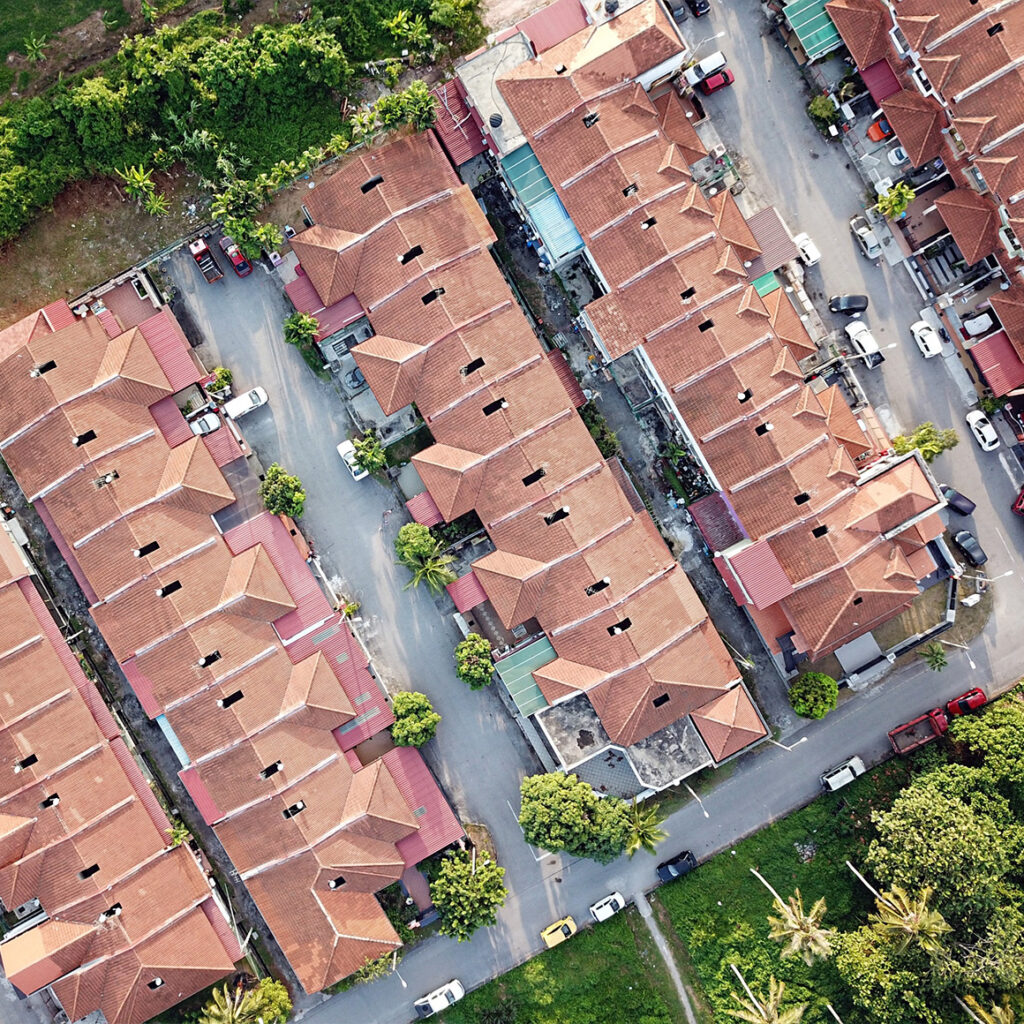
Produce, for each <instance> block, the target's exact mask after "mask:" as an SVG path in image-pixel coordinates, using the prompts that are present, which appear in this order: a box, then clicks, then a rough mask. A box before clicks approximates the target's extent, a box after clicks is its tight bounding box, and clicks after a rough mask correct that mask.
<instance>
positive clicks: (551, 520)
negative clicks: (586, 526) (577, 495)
mask: <svg viewBox="0 0 1024 1024" xmlns="http://www.w3.org/2000/svg"><path fill="white" fill-rule="evenodd" d="M568 515H569V506H568V505H563V506H562V507H561V508H556V509H555V511H554V512H552V513H551V514H550V515H546V516H545V517H544V522H545V523H547V524H548V526H554V525H555V523H557V522H559V520H562V519H565V518H567V517H568Z"/></svg>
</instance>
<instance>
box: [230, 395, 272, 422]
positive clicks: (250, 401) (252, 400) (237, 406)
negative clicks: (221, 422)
mask: <svg viewBox="0 0 1024 1024" xmlns="http://www.w3.org/2000/svg"><path fill="white" fill-rule="evenodd" d="M268 401H269V399H268V398H267V393H266V391H264V390H263V388H259V387H257V388H253V389H252V390H251V391H246V393H245V394H244V395H239V396H238V397H237V398H232V399H231V400H230V401H229V402H225V403H224V415H225V416H227V417H228V419H232V420H237V419H238V417H239V416H244V415H245V414H246V413H247V412H252V411H253V409H258V408H259V407H260V406H261V405H266V404H267V402H268Z"/></svg>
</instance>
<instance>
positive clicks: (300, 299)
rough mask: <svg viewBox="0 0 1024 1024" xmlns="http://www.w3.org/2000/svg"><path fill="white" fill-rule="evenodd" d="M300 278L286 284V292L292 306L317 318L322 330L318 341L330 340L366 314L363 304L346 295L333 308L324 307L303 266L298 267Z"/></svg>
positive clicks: (317, 337) (317, 338) (318, 335)
mask: <svg viewBox="0 0 1024 1024" xmlns="http://www.w3.org/2000/svg"><path fill="white" fill-rule="evenodd" d="M295 269H296V272H297V273H298V277H296V278H295V280H294V281H291V282H290V283H288V284H286V285H285V286H284V290H285V292H286V293H287V295H288V298H289V299H291V301H292V305H293V306H294V307H295V308H296V309H297V310H298V311H299V312H300V313H310V314H312V315H313V316H315V317H316V320H317V323H318V324H319V325H320V330H319V332H318V333H317V335H316V340H317V341H322V340H323V339H324V338H329V337H330V336H331V335H332V334H334V332H335V331H340V330H341V329H342V327H347V326H348V325H349V324H350V323H352V322H353V321H355V320H358V319H359V318H360V317H361V316H362V315H363V313H364V310H363V306H362V303H361V302H360V301H359V300H358V299H357V298H356V297H355V296H354V295H346V296H345V298H343V299H339V300H338V301H337V302H335V303H334V305H333V306H328V307H326V308H325V307H324V303H323V299H321V298H320V295H319V294H318V293H317V290H316V288H314V287H313V282H312V281H310V279H309V277H308V276H307V274H306V272H305V271H304V270H303V269H302V267H301V266H299V267H296V268H295Z"/></svg>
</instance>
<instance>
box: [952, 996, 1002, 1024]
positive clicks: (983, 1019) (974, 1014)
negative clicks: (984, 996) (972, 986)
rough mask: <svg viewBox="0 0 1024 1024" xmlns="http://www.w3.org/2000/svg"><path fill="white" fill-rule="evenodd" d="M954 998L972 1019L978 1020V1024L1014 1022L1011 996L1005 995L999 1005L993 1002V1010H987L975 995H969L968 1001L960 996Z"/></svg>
mask: <svg viewBox="0 0 1024 1024" xmlns="http://www.w3.org/2000/svg"><path fill="white" fill-rule="evenodd" d="M953 998H954V999H955V1000H956V1001H957V1002H958V1003H959V1004H960V1005H961V1006H962V1007H963V1008H964V1009H965V1010H966V1011H967V1013H968V1015H969V1016H970V1017H971V1019H972V1020H974V1021H977V1024H1013V1021H1014V1013H1013V1010H1012V1009H1011V1008H1010V997H1009V996H1005V995H1004V996H1003V999H1002V1002H1001V1003H1000V1004H999V1005H998V1006H996V1004H995V1003H993V1004H992V1009H991V1010H986V1009H985V1008H984V1007H983V1006H982V1005H981V1003H979V1002H978V1000H977V999H975V998H974V996H967V997H966V1002H965V1001H964V1000H963V999H961V998H960V997H959V996H953Z"/></svg>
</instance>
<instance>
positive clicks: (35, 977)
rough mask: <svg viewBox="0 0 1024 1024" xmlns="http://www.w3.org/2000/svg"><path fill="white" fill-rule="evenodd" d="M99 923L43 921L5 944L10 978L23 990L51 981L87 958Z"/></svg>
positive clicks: (11, 981)
mask: <svg viewBox="0 0 1024 1024" xmlns="http://www.w3.org/2000/svg"><path fill="white" fill-rule="evenodd" d="M97 927H98V926H97V925H96V923H95V922H93V923H92V924H78V923H75V922H72V921H54V920H50V921H44V922H43V923H42V924H41V925H39V926H38V927H36V928H33V929H31V930H30V931H27V932H24V933H22V934H21V935H19V936H18V937H16V938H15V939H12V940H11V941H10V942H8V943H6V944H5V945H4V952H3V960H4V971H5V973H6V974H7V980H8V981H9V982H10V983H11V984H12V985H13V986H14V987H15V988H16V989H17V990H18V991H19V992H22V993H28V992H35V991H37V990H38V989H41V988H42V987H43V986H44V985H49V984H50V983H51V982H53V981H56V980H57V979H58V978H60V977H63V976H64V975H65V974H67V973H68V971H72V970H74V969H75V968H76V967H79V966H80V965H81V964H83V963H84V962H85V960H86V954H87V952H88V950H89V947H90V946H91V945H92V941H93V938H94V936H95V934H96V930H97Z"/></svg>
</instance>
